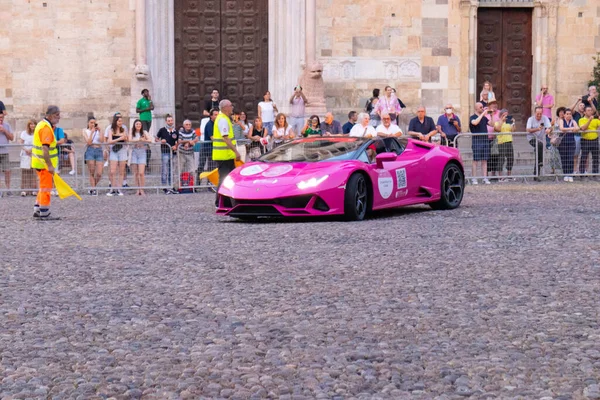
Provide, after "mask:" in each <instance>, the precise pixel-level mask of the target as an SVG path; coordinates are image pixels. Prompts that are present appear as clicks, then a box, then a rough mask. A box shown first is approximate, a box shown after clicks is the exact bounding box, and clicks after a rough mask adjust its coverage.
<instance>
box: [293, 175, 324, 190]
mask: <svg viewBox="0 0 600 400" xmlns="http://www.w3.org/2000/svg"><path fill="white" fill-rule="evenodd" d="M327 178H329V175H325V176H322V177H320V178H310V179H307V180H305V181H301V182H298V183H297V184H296V186H297V187H298V189H301V190H303V189H310V188H314V187H317V186H319V185H320V184H321V183H323V181H325V179H327Z"/></svg>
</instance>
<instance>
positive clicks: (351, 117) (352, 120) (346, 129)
mask: <svg viewBox="0 0 600 400" xmlns="http://www.w3.org/2000/svg"><path fill="white" fill-rule="evenodd" d="M357 118H358V114H357V113H356V111H350V112H349V113H348V122H346V123H345V124H344V125H343V126H342V133H343V134H344V135H348V134H349V133H350V131H351V130H352V127H353V126H354V125H356V120H357Z"/></svg>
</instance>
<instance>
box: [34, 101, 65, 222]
mask: <svg viewBox="0 0 600 400" xmlns="http://www.w3.org/2000/svg"><path fill="white" fill-rule="evenodd" d="M59 121H60V109H59V108H58V107H57V106H48V109H47V110H46V117H45V118H44V119H43V120H41V121H40V122H38V124H37V125H36V127H35V131H34V132H33V147H32V149H31V168H33V169H35V170H36V171H37V174H38V178H39V179H38V180H39V188H38V194H37V198H36V202H35V205H34V206H33V217H34V218H39V219H46V218H48V217H49V216H50V193H51V192H52V184H53V175H54V172H55V170H56V168H58V148H57V141H56V137H55V136H54V131H53V128H52V126H53V125H56V124H58V122H59Z"/></svg>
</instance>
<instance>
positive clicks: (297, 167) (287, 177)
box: [231, 161, 349, 187]
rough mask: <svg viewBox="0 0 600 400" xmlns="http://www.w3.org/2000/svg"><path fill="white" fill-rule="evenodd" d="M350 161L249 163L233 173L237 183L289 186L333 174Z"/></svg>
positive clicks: (249, 185) (251, 185)
mask: <svg viewBox="0 0 600 400" xmlns="http://www.w3.org/2000/svg"><path fill="white" fill-rule="evenodd" d="M348 162H349V161H337V162H326V161H325V162H315V163H261V162H254V163H247V164H244V165H243V166H241V167H239V168H237V169H236V170H235V171H233V172H232V173H231V177H232V179H233V180H234V182H235V183H236V185H240V186H246V187H253V186H257V185H259V186H267V187H269V186H288V185H295V184H296V183H298V182H300V181H302V180H305V179H310V178H313V177H315V178H320V177H322V176H324V175H330V176H331V175H333V174H335V173H336V172H338V171H340V170H341V169H343V167H344V166H345V165H347V163H348Z"/></svg>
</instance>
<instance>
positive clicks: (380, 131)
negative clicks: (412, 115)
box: [375, 113, 402, 137]
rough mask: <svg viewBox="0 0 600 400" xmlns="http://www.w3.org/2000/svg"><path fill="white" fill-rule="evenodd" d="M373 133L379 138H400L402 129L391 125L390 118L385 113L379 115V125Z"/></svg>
mask: <svg viewBox="0 0 600 400" xmlns="http://www.w3.org/2000/svg"><path fill="white" fill-rule="evenodd" d="M375 131H376V132H377V136H379V137H388V136H396V137H400V136H402V129H400V127H399V126H398V125H394V124H392V118H391V117H390V115H389V114H387V113H383V114H381V125H379V126H378V127H377V129H376V130H375Z"/></svg>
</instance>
